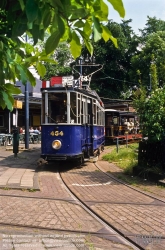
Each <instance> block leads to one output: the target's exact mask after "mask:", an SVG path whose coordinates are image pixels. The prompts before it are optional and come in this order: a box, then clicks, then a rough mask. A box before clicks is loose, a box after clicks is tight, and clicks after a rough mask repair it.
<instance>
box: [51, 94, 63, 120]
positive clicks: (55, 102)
mask: <svg viewBox="0 0 165 250" xmlns="http://www.w3.org/2000/svg"><path fill="white" fill-rule="evenodd" d="M66 100H67V97H66V93H49V95H48V110H49V115H48V122H49V123H66V122H67V108H66Z"/></svg>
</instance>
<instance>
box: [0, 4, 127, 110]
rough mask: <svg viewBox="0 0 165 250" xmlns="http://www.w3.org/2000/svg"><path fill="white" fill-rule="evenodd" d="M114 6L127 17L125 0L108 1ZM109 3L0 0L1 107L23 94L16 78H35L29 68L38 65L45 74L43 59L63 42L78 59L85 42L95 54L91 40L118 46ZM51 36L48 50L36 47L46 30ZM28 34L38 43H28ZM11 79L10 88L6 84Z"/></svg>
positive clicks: (47, 42)
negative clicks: (110, 23) (109, 22)
mask: <svg viewBox="0 0 165 250" xmlns="http://www.w3.org/2000/svg"><path fill="white" fill-rule="evenodd" d="M108 2H109V3H111V4H112V6H113V7H114V9H115V10H116V11H117V12H118V13H119V14H120V16H121V17H124V15H125V11H124V7H123V3H122V0H116V1H114V0H108ZM107 20H108V6H107V4H105V2H104V0H95V1H94V0H63V1H62V0H1V1H0V24H1V25H0V106H1V107H3V108H5V107H6V106H7V108H8V109H12V104H13V98H12V94H13V93H14V92H15V93H16V92H17V93H19V91H18V90H16V89H15V88H13V87H11V86H10V82H15V80H16V79H19V80H21V81H22V82H23V83H26V81H30V82H31V84H32V85H35V79H34V77H33V75H32V74H31V73H30V71H29V67H30V66H31V65H34V66H35V67H36V68H37V71H38V73H39V74H40V75H41V76H42V77H43V76H44V75H45V72H46V70H45V67H44V65H43V64H42V62H43V61H51V60H50V59H49V57H48V55H49V54H51V53H52V52H53V51H54V50H55V49H56V48H57V46H58V44H59V42H60V41H66V42H67V43H68V44H69V46H70V50H71V53H72V55H73V57H74V58H77V57H78V56H79V55H80V54H81V43H84V44H85V46H86V47H87V48H88V50H89V52H90V53H91V54H92V53H93V46H92V43H91V41H90V38H91V35H92V34H93V36H94V41H95V42H96V41H98V40H99V39H100V38H101V37H103V39H104V41H106V42H107V41H108V40H109V39H111V40H112V41H113V42H114V44H115V45H116V46H117V42H116V40H115V38H114V37H113V36H112V34H111V32H110V31H109V30H108V29H107V27H106V25H105V22H107ZM47 30H48V31H49V34H50V35H49V37H48V39H47V41H46V44H45V50H43V51H40V50H39V49H38V47H37V46H36V47H35V46H34V45H36V44H37V42H38V41H39V40H44V35H45V31H47ZM25 33H26V34H28V36H29V38H30V39H31V40H33V42H34V44H33V45H31V44H28V43H27V41H26V39H25V40H24V39H23V38H22V36H23V34H25ZM5 81H7V82H8V87H7V86H5Z"/></svg>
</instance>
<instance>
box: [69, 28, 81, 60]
mask: <svg viewBox="0 0 165 250" xmlns="http://www.w3.org/2000/svg"><path fill="white" fill-rule="evenodd" d="M70 49H71V53H72V55H73V57H74V58H75V59H76V58H77V57H79V56H80V54H81V44H80V39H79V37H78V35H77V34H76V32H75V31H73V32H72V40H71V42H70Z"/></svg>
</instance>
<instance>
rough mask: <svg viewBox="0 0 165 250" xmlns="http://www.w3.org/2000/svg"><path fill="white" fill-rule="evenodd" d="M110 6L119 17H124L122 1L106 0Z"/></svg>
mask: <svg viewBox="0 0 165 250" xmlns="http://www.w3.org/2000/svg"><path fill="white" fill-rule="evenodd" d="M107 1H108V2H109V3H111V4H112V6H113V8H114V9H115V10H116V11H117V12H118V13H119V15H120V16H121V17H122V18H124V17H125V9H124V5H123V2H122V0H107Z"/></svg>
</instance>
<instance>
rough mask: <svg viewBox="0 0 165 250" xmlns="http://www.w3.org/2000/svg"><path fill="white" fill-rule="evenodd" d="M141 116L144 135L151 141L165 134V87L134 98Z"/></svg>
mask: <svg viewBox="0 0 165 250" xmlns="http://www.w3.org/2000/svg"><path fill="white" fill-rule="evenodd" d="M134 106H135V108H136V110H137V113H138V114H139V116H140V122H141V126H142V134H143V136H147V137H148V139H149V141H160V140H162V139H163V138H164V135H165V115H164V114H165V87H163V88H157V89H156V90H154V91H151V93H150V96H149V97H147V98H146V96H145V98H144V96H143V95H141V96H140V98H137V99H135V100H134Z"/></svg>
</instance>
